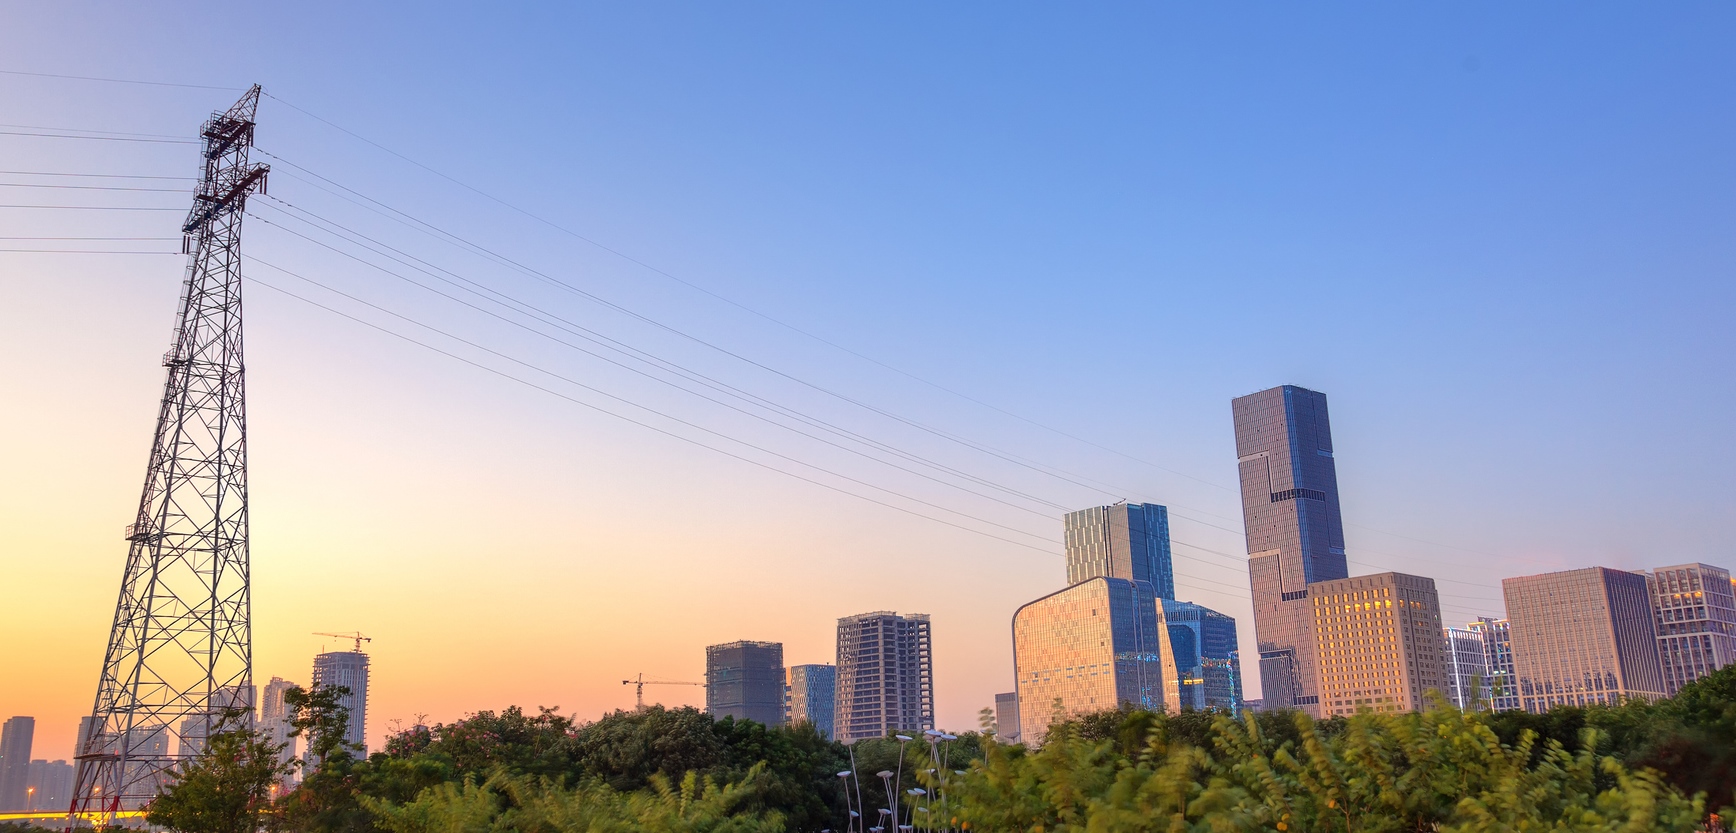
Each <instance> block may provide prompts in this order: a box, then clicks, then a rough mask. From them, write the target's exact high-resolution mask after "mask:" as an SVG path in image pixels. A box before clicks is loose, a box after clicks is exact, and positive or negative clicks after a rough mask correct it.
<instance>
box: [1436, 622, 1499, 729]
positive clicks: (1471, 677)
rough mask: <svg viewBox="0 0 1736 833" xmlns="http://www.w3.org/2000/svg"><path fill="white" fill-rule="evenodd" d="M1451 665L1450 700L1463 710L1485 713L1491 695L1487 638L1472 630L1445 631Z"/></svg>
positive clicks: (1445, 652)
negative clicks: (1484, 639)
mask: <svg viewBox="0 0 1736 833" xmlns="http://www.w3.org/2000/svg"><path fill="white" fill-rule="evenodd" d="M1441 641H1442V642H1443V645H1442V648H1443V654H1442V659H1443V660H1444V661H1445V662H1446V664H1447V690H1446V692H1445V693H1446V695H1447V701H1448V702H1450V703H1452V704H1453V705H1454V706H1457V707H1458V708H1459V709H1461V710H1463V711H1482V710H1483V709H1484V706H1485V705H1486V704H1487V701H1488V696H1489V656H1488V652H1487V651H1486V650H1485V647H1486V646H1485V645H1484V644H1483V635H1482V634H1480V633H1478V632H1476V631H1474V630H1471V629H1470V628H1452V627H1449V628H1446V629H1444V630H1442V631H1441Z"/></svg>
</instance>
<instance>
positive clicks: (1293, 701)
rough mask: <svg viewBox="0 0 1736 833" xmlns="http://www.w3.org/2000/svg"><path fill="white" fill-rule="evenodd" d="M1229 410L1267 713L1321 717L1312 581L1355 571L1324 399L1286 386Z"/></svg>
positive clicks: (1246, 398)
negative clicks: (1349, 561)
mask: <svg viewBox="0 0 1736 833" xmlns="http://www.w3.org/2000/svg"><path fill="white" fill-rule="evenodd" d="M1230 410H1231V413H1232V414H1233V416H1234V419H1235V429H1236V458H1237V466H1238V468H1239V474H1240V479H1241V489H1242V521H1243V526H1244V527H1245V529H1246V530H1247V540H1248V582H1249V585H1250V587H1251V589H1252V591H1253V601H1254V634H1255V637H1256V639H1257V641H1258V643H1259V646H1258V647H1259V651H1260V681H1261V689H1262V698H1261V699H1262V701H1263V705H1264V707H1265V708H1267V709H1283V708H1299V709H1302V710H1304V711H1307V712H1308V713H1310V714H1312V715H1315V716H1316V717H1318V716H1320V715H1321V714H1322V713H1323V712H1322V703H1321V692H1320V690H1319V687H1318V686H1319V677H1320V672H1319V668H1318V663H1317V662H1316V660H1317V657H1316V656H1315V654H1314V646H1315V634H1314V632H1313V628H1314V617H1315V611H1314V607H1313V604H1312V603H1311V602H1310V600H1309V596H1310V592H1311V589H1310V585H1312V584H1314V583H1316V582H1329V581H1337V580H1340V579H1344V578H1347V577H1348V576H1349V575H1350V573H1349V568H1348V566H1347V565H1346V563H1345V556H1344V524H1343V520H1342V518H1341V516H1340V514H1339V506H1338V470H1337V468H1336V464H1335V463H1334V461H1333V457H1332V427H1331V422H1330V420H1329V419H1328V416H1327V411H1326V395H1325V394H1322V393H1318V392H1315V391H1311V390H1307V389H1306V388H1299V387H1296V386H1294V385H1284V386H1281V387H1276V388H1271V389H1270V390H1264V391H1260V392H1259V393H1254V394H1249V395H1247V396H1243V397H1238V398H1236V399H1235V400H1232V401H1231V403H1230ZM1438 627H1439V626H1438V625H1437V629H1438ZM1437 641H1438V638H1437ZM1379 687H1380V688H1382V689H1386V688H1388V686H1384V685H1383V686H1379ZM1371 688H1372V687H1371ZM1351 690H1356V691H1360V690H1363V689H1361V688H1354V689H1351ZM1379 696H1381V697H1391V696H1396V695H1388V694H1382V695H1379ZM1338 699H1345V698H1344V697H1340V698H1338ZM1350 699H1353V700H1356V699H1369V698H1368V697H1365V696H1355V697H1351V698H1350Z"/></svg>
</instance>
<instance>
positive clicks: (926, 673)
mask: <svg viewBox="0 0 1736 833" xmlns="http://www.w3.org/2000/svg"><path fill="white" fill-rule="evenodd" d="M837 667H838V700H837V709H836V715H837V716H836V718H835V719H834V722H835V725H834V727H833V728H834V730H835V731H836V732H837V739H838V740H840V741H843V742H844V743H855V742H856V741H858V740H861V739H863V738H880V737H885V736H886V734H887V733H888V732H890V731H892V730H894V729H898V730H903V731H906V732H910V731H915V732H922V731H927V730H929V729H932V728H934V642H933V630H932V628H931V625H930V623H929V618H928V614H926V613H913V614H911V615H909V616H899V615H898V614H896V613H893V612H892V611H888V610H880V611H875V612H873V613H863V614H859V615H856V616H845V617H843V618H842V619H839V620H838V665H837Z"/></svg>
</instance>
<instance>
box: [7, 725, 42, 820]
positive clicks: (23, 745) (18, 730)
mask: <svg viewBox="0 0 1736 833" xmlns="http://www.w3.org/2000/svg"><path fill="white" fill-rule="evenodd" d="M35 739H36V718H34V717H14V718H11V719H10V720H7V721H6V722H5V723H4V724H0V811H7V810H16V811H20V812H22V811H25V810H28V809H29V807H28V805H29V804H30V745H31V743H32V742H33V741H34V740H35Z"/></svg>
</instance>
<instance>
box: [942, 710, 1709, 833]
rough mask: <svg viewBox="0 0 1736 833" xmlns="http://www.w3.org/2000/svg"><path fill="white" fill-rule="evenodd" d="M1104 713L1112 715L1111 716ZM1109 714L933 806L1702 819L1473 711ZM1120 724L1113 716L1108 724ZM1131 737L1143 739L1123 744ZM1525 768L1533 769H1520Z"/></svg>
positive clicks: (1434, 823)
mask: <svg viewBox="0 0 1736 833" xmlns="http://www.w3.org/2000/svg"><path fill="white" fill-rule="evenodd" d="M1117 716H1118V717H1117ZM1274 718H1275V716H1273V715H1248V716H1246V717H1245V718H1244V719H1243V720H1240V721H1237V720H1234V719H1231V718H1230V717H1229V716H1228V715H1224V714H1215V715H1211V716H1210V720H1211V726H1210V729H1209V732H1208V735H1209V741H1210V743H1209V745H1202V744H1198V743H1196V742H1195V741H1196V740H1197V729H1198V722H1197V721H1198V720H1199V719H1200V718H1198V717H1192V716H1186V715H1183V716H1181V717H1167V716H1164V715H1157V714H1152V713H1149V712H1112V713H1109V715H1105V716H1094V717H1093V718H1092V719H1089V720H1078V721H1072V722H1067V723H1061V724H1057V725H1056V726H1055V727H1053V728H1052V729H1051V731H1050V734H1049V737H1048V738H1047V741H1046V742H1045V743H1044V745H1043V747H1042V748H1041V749H1038V750H1035V751H1025V750H1021V749H1018V748H1009V747H1000V746H991V747H990V748H989V749H988V750H987V757H986V759H985V760H984V761H983V762H982V763H981V764H980V765H978V766H976V767H973V768H972V770H971V771H970V772H969V773H967V774H966V775H965V776H963V777H960V778H957V779H956V780H954V781H953V782H952V783H951V784H950V785H949V787H948V790H947V792H946V795H945V808H944V809H945V811H946V812H949V813H951V814H953V815H955V816H956V817H958V818H959V819H961V820H963V821H966V822H969V823H970V825H971V827H973V828H978V829H986V830H997V831H1002V830H1029V831H1038V830H1041V831H1075V830H1076V831H1087V830H1089V831H1091V833H1116V831H1124V830H1125V831H1133V830H1151V829H1164V830H1170V831H1178V832H1179V831H1222V830H1279V831H1289V830H1296V831H1321V832H1322V833H1325V832H1326V831H1341V830H1342V831H1368V832H1369V833H1381V832H1382V831H1422V830H1440V831H1449V832H1451V833H1458V832H1459V831H1464V833H1469V831H1485V830H1515V831H1518V830H1560V831H1618V830H1619V831H1636V833H1637V831H1653V830H1656V831H1672V830H1679V831H1690V830H1694V829H1695V828H1696V825H1697V824H1698V823H1699V821H1700V820H1701V817H1702V806H1701V803H1700V802H1699V801H1698V800H1693V799H1688V798H1685V797H1683V796H1682V794H1681V793H1680V792H1678V791H1677V790H1675V789H1674V788H1673V787H1672V786H1671V785H1669V784H1668V783H1666V782H1665V781H1664V780H1663V779H1662V778H1661V777H1660V776H1658V775H1657V774H1656V773H1655V772H1651V771H1649V770H1641V771H1633V770H1630V769H1629V768H1628V767H1626V766H1624V765H1623V764H1622V763H1621V762H1620V761H1618V760H1617V759H1616V758H1614V757H1611V756H1608V755H1600V754H1598V753H1597V752H1596V751H1595V749H1596V748H1597V746H1598V743H1599V735H1598V733H1597V731H1596V730H1587V732H1586V733H1585V735H1584V736H1583V737H1582V738H1581V741H1580V743H1579V745H1578V748H1579V750H1580V751H1578V752H1573V753H1570V752H1568V751H1567V749H1566V748H1565V747H1564V746H1562V745H1561V744H1560V743H1558V742H1555V741H1547V742H1545V743H1544V749H1543V751H1542V753H1541V755H1538V756H1534V755H1533V748H1534V746H1535V745H1536V744H1537V742H1538V741H1537V736H1536V735H1535V733H1532V732H1530V731H1525V732H1523V734H1522V736H1521V738H1520V740H1519V742H1518V743H1517V744H1514V745H1507V744H1503V743H1502V742H1501V739H1500V737H1499V736H1498V735H1497V734H1496V732H1495V731H1494V730H1493V729H1492V728H1491V726H1490V723H1489V721H1488V719H1487V718H1486V717H1485V716H1483V715H1478V714H1465V713H1461V712H1459V711H1457V710H1455V709H1452V708H1450V707H1441V708H1437V709H1435V710H1433V711H1430V712H1426V713H1423V714H1373V713H1366V714H1361V715H1357V716H1355V717H1351V718H1349V719H1348V720H1343V721H1322V722H1318V723H1317V722H1315V721H1313V720H1310V719H1308V718H1307V717H1306V716H1304V715H1300V714H1288V715H1283V716H1282V719H1284V720H1287V721H1288V722H1289V723H1290V730H1289V731H1284V732H1267V731H1265V726H1266V724H1268V723H1270V722H1272V721H1273V720H1274ZM1117 721H1119V722H1117ZM1140 732H1143V734H1144V743H1143V744H1142V745H1141V746H1140V748H1138V749H1137V750H1132V751H1130V750H1129V749H1128V746H1129V740H1130V738H1131V737H1132V736H1134V735H1135V734H1137V733H1140ZM1534 759H1535V760H1534Z"/></svg>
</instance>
